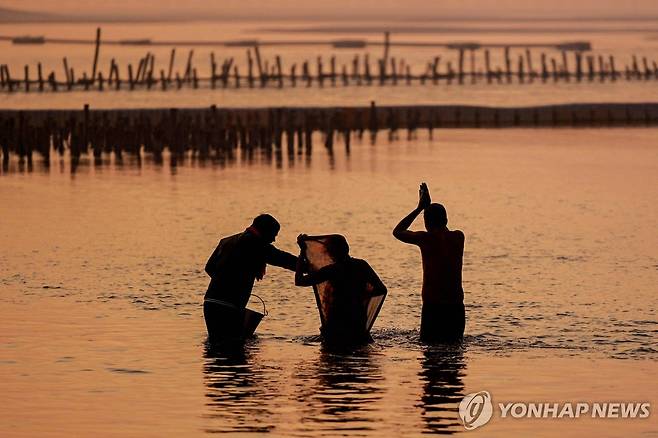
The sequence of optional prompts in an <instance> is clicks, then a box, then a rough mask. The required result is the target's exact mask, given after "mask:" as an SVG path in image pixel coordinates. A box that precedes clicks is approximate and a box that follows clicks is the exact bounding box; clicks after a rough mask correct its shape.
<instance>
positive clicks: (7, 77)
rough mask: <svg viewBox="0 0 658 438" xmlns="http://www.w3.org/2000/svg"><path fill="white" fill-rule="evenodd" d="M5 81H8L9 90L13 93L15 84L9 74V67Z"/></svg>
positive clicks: (6, 68) (6, 67)
mask: <svg viewBox="0 0 658 438" xmlns="http://www.w3.org/2000/svg"><path fill="white" fill-rule="evenodd" d="M5 80H6V81H7V89H8V90H9V92H10V93H11V92H12V91H14V82H13V81H12V80H11V73H9V66H8V65H5Z"/></svg>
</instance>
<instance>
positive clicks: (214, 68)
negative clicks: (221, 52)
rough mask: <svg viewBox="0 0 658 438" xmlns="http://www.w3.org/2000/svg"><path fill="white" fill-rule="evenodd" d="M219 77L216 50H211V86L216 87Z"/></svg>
mask: <svg viewBox="0 0 658 438" xmlns="http://www.w3.org/2000/svg"><path fill="white" fill-rule="evenodd" d="M216 79H217V63H216V62H215V52H210V88H212V89H213V90H214V89H215V81H216Z"/></svg>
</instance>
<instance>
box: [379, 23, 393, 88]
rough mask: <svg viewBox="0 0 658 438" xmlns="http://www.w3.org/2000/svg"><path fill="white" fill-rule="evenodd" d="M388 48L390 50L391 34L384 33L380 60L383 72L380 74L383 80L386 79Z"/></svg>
mask: <svg viewBox="0 0 658 438" xmlns="http://www.w3.org/2000/svg"><path fill="white" fill-rule="evenodd" d="M390 48H391V33H390V32H384V57H383V58H382V63H383V64H382V65H383V70H382V72H381V73H382V75H383V77H384V78H386V64H387V63H388V54H389V51H390Z"/></svg>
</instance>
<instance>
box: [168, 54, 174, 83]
mask: <svg viewBox="0 0 658 438" xmlns="http://www.w3.org/2000/svg"><path fill="white" fill-rule="evenodd" d="M175 59H176V49H171V54H170V55H169V70H168V71H167V84H169V83H171V75H172V74H173V72H174V60H175Z"/></svg>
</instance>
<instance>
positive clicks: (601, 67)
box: [599, 55, 607, 80]
mask: <svg viewBox="0 0 658 438" xmlns="http://www.w3.org/2000/svg"><path fill="white" fill-rule="evenodd" d="M606 75H607V71H606V68H605V62H603V56H601V55H599V78H600V79H601V80H603V79H604V78H605V76H606Z"/></svg>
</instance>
